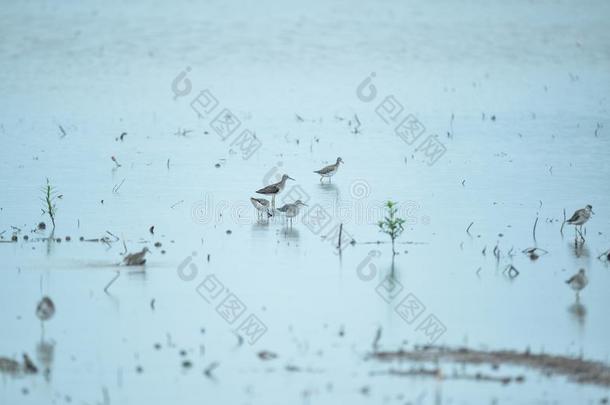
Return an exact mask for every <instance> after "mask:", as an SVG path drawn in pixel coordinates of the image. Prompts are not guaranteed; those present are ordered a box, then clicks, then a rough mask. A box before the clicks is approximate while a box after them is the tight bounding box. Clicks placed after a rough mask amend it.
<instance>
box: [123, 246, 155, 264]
mask: <svg viewBox="0 0 610 405" xmlns="http://www.w3.org/2000/svg"><path fill="white" fill-rule="evenodd" d="M148 252H150V250H148V248H147V247H144V249H142V250H141V251H140V252H138V253H130V254H128V255H127V256H125V257H124V258H123V263H125V265H126V266H142V265H143V264H145V263H146V259H145V258H144V256H146V253H148Z"/></svg>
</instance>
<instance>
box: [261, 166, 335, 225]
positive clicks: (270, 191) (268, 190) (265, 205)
mask: <svg viewBox="0 0 610 405" xmlns="http://www.w3.org/2000/svg"><path fill="white" fill-rule="evenodd" d="M341 163H343V159H341V158H340V157H338V158H337V160H336V162H335V163H333V164H332V165H328V166H325V167H323V168H321V169H320V170H315V171H314V173H316V174H319V175H320V182H323V181H324V179H328V181H329V182H331V181H332V180H331V177H333V176H334V175H335V173H337V171H338V170H339V165H340V164H341ZM288 180H294V179H293V178H292V177H290V176H289V175H287V174H284V175H283V176H282V178H281V180H280V181H278V182H277V183H273V184H269V185H268V186H265V187H263V188H261V189H260V190H256V193H257V194H262V195H267V196H271V203H270V202H269V200H267V199H265V198H254V197H251V198H250V202H251V203H252V205H253V206H254V208H256V212H257V215H258V217H259V219H261V218H265V217H266V218H270V217H272V216H273V215H274V214H275V212H276V211H277V212H279V213H281V214H283V215H284V216H285V217H286V218H287V219H288V221H289V222H290V226H292V219H293V218H294V217H296V216H297V215H299V210H300V208H301V207H303V206H305V207H306V206H307V204H305V203H304V202H303V201H301V200H296V201H295V202H293V203H288V204H284V205H282V206H281V207H280V208H278V209H277V210H276V209H275V196H276V195H278V194H279V193H281V192H282V191H283V190H284V188H285V187H286V182H287V181H288Z"/></svg>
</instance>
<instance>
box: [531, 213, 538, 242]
mask: <svg viewBox="0 0 610 405" xmlns="http://www.w3.org/2000/svg"><path fill="white" fill-rule="evenodd" d="M536 225H538V216H536V222H534V229H533V230H532V235H533V236H534V242H536Z"/></svg>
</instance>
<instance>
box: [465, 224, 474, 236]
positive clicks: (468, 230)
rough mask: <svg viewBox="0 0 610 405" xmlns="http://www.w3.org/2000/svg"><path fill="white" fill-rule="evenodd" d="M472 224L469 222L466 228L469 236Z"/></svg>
mask: <svg viewBox="0 0 610 405" xmlns="http://www.w3.org/2000/svg"><path fill="white" fill-rule="evenodd" d="M472 224H474V222H471V223H470V225H468V228H466V233H467V234H468V235H470V227H471V226H472Z"/></svg>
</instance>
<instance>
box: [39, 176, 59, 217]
mask: <svg viewBox="0 0 610 405" xmlns="http://www.w3.org/2000/svg"><path fill="white" fill-rule="evenodd" d="M42 193H43V197H42V198H41V200H42V202H43V208H41V211H42V215H45V214H46V215H48V216H49V218H50V219H51V223H52V224H53V229H55V216H56V214H57V205H56V204H55V201H57V199H58V198H60V197H61V196H59V195H57V191H56V189H55V187H53V186H52V185H51V182H50V181H49V179H48V178H47V184H46V185H45V186H43V187H42Z"/></svg>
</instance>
